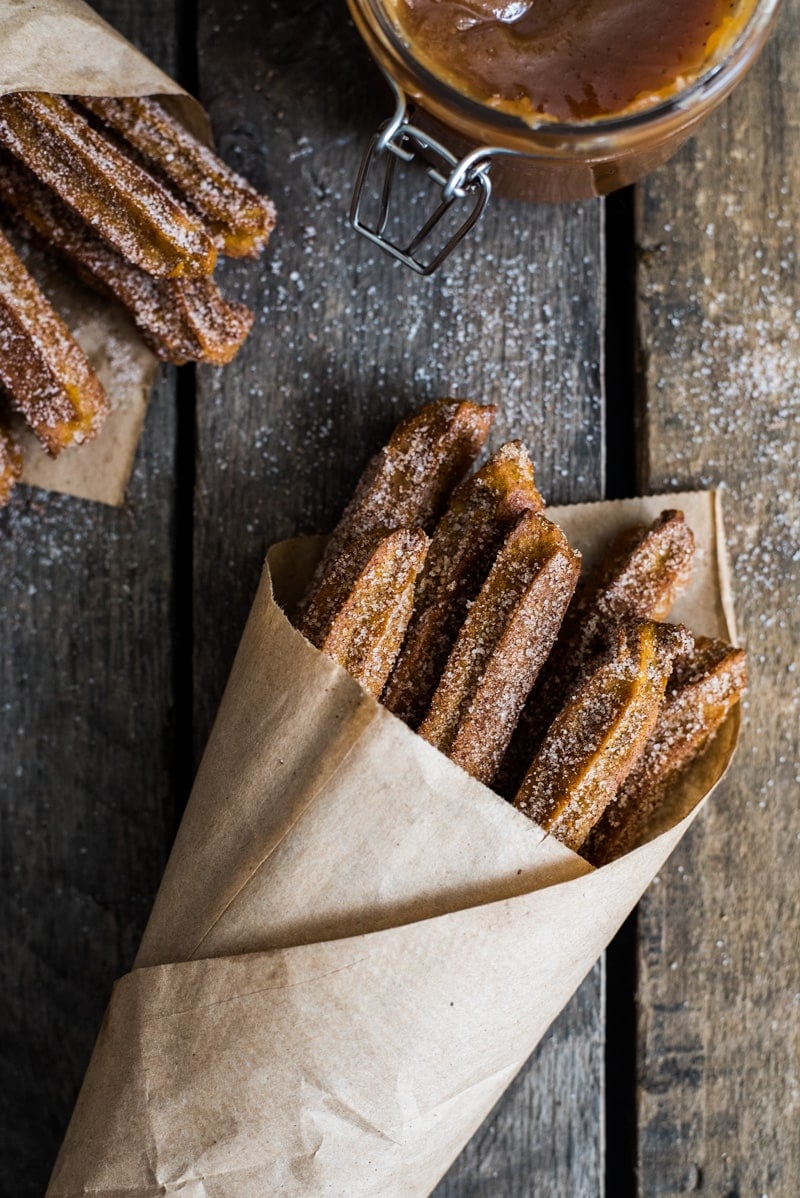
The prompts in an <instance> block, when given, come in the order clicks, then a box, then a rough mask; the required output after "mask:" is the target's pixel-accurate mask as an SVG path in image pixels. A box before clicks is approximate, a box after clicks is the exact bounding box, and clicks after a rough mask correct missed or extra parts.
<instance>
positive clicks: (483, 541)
mask: <svg viewBox="0 0 800 1198" xmlns="http://www.w3.org/2000/svg"><path fill="white" fill-rule="evenodd" d="M543 506H544V502H543V500H542V497H541V495H540V494H539V492H538V491H537V489H536V484H535V482H534V475H533V466H532V464H531V460H530V457H529V456H528V452H527V450H526V449H525V447H524V446H523V445H522V444H521V442H519V441H512V442H510V443H509V444H507V445H503V446H502V447H501V448H500V449H499V450H498V451H497V453H496V454H494V456H493V457H491V458H490V459H489V461H488V462H487V463H486V465H485V466H484V467H483V468H482V469H480V470H478V471H477V473H476V474H473V475H472V476H471V477H470V478H467V479H465V480H464V482H462V483H461V484H460V485H459V486H458V487H457V488H456V489H455V491H454V492H453V497H452V499H451V501H450V507H449V508H448V510H447V511H446V512H445V514H444V515H443V516H442V518H441V520H440V521H439V523H438V524H437V526H436V529H435V531H434V533H433V536H432V538H431V543H430V547H429V549H428V556H427V557H426V559H425V566H424V568H423V570H422V574H421V575H420V579H419V582H418V584H417V592H416V595H415V597H414V614H413V616H412V618H411V622H410V624H409V627H408V632H407V633H406V639H405V642H404V644H403V648H402V651H401V653H400V657H399V658H398V660H397V664H396V666H395V668H394V670H393V671H392V675H391V677H390V679H389V682H388V683H387V686H386V690H385V691H384V694H383V703H384V704H385V706H386V707H388V708H389V710H390V711H392V712H394V714H395V715H396V716H398V717H399V718H400V719H402V720H405V722H406V723H407V724H409V725H410V727H412V728H416V726H417V725H418V723H419V721H420V720H421V719H422V717H423V716H424V714H425V712H426V710H427V708H428V706H429V704H430V701H431V699H432V697H433V693H434V691H435V690H436V686H437V684H438V682H439V678H440V677H441V674H442V670H443V669H444V666H445V663H446V662H447V658H448V656H449V653H450V650H451V649H452V647H453V643H454V641H455V639H456V636H457V634H458V630H459V628H460V627H461V625H462V624H463V622H464V618H465V616H466V614H467V608H468V606H469V604H470V603H471V602H472V600H473V599H474V597H475V595H476V594H477V592H478V590H479V589H480V587H481V585H482V584H483V582H484V581H485V579H486V575H487V574H488V572H489V568H490V565H491V563H492V561H493V560H494V557H495V555H496V554H497V551H498V549H499V548H500V545H501V543H502V541H503V538H504V536H505V535H506V533H507V532H508V531H509V530H510V529H511V528H512V527H513V525H514V524H515V523H516V521H517V520H518V519H519V517H520V515H521V514H522V513H523V512H525V511H538V510H540V509H541V508H542V507H543Z"/></svg>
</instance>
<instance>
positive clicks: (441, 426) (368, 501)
mask: <svg viewBox="0 0 800 1198" xmlns="http://www.w3.org/2000/svg"><path fill="white" fill-rule="evenodd" d="M495 411H496V409H495V408H494V407H491V406H488V407H481V406H480V405H479V404H475V403H470V402H468V401H467V400H459V399H440V400H437V401H436V402H435V403H430V404H427V405H426V406H425V407H424V408H421V409H420V410H419V411H418V412H415V413H414V415H412V416H409V417H407V418H406V419H405V420H403V421H401V423H400V424H399V425H398V426H397V428H396V429H395V430H394V432H393V433H392V435H391V437H390V438H389V441H388V443H387V444H386V445H385V446H384V448H383V449H382V450H381V451H380V452H379V453H377V454H376V455H375V457H373V458H372V460H371V461H370V462H369V463H368V464H367V467H366V469H365V470H364V473H363V474H362V476H361V479H360V480H359V483H358V485H357V487H356V490H355V493H354V495H353V498H352V499H351V500H350V503H349V504H348V505H347V507H346V508H345V510H344V513H343V515H342V518H341V520H340V521H339V523H338V524H337V526H336V528H335V529H334V531H333V533H332V534H331V537H330V540H329V542H328V545H327V547H326V550H325V553H324V555H323V558H322V561H321V562H320V565H319V567H318V569H317V572H316V574H315V575H314V578H313V580H312V583H311V588H310V591H309V595H308V596H307V598H306V603H309V602H311V599H312V597H313V594H314V592H315V590H316V588H317V587H318V586H319V585H320V582H321V581H322V579H323V578H324V576H325V572H326V571H327V569H328V566H329V564H330V563H331V562H332V561H333V560H334V558H335V557H337V556H338V555H339V554H340V553H341V551H342V550H343V549H344V547H345V546H346V545H347V543H348V542H349V541H352V540H354V539H355V538H356V537H358V536H360V535H361V534H362V533H365V532H370V531H371V530H372V529H375V528H423V529H424V530H425V531H426V532H430V531H431V529H432V527H433V525H434V523H435V521H436V520H437V519H438V518H439V516H440V515H441V513H442V511H443V509H444V508H445V507H446V505H447V501H448V499H449V498H450V493H451V491H452V490H453V487H454V486H455V485H456V484H457V483H458V482H460V481H461V479H462V478H463V477H464V475H465V474H466V473H467V471H468V470H469V468H470V466H471V465H472V463H473V461H474V460H475V458H476V457H477V455H478V451H479V450H480V448H481V446H482V445H483V443H484V441H485V440H486V437H487V436H488V434H489V428H490V426H491V423H492V420H493V419H494V414H495Z"/></svg>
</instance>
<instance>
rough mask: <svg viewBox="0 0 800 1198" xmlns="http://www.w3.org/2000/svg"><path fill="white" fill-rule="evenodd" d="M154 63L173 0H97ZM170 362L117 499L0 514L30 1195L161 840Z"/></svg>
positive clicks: (8, 825)
mask: <svg viewBox="0 0 800 1198" xmlns="http://www.w3.org/2000/svg"><path fill="white" fill-rule="evenodd" d="M98 7H99V8H100V9H101V11H102V12H103V14H104V15H106V16H107V17H108V18H109V19H110V20H112V21H113V22H114V23H115V24H116V25H117V26H118V27H119V28H120V29H122V30H123V32H125V33H126V34H128V35H129V36H131V37H133V38H134V40H136V41H137V42H138V43H139V44H140V45H141V46H142V47H143V48H144V49H145V50H146V51H147V52H149V53H150V54H151V55H153V57H154V58H155V59H156V60H157V61H158V62H159V63H161V64H162V65H164V66H165V67H166V68H167V69H168V70H169V69H172V68H173V67H174V64H175V53H176V45H177V26H176V14H177V8H178V5H177V3H176V4H172V3H163V0H147V2H146V3H140V2H137V0H132V2H130V3H128V2H126V0H106V2H104V3H102V4H98ZM174 381H175V380H174V372H171V373H169V374H168V375H167V376H166V377H164V378H162V380H161V382H160V384H159V386H158V388H157V389H156V393H155V395H154V396H153V401H152V407H151V410H150V414H149V416H148V420H147V427H146V431H145V434H144V438H143V440H142V444H141V447H140V450H139V453H138V457H137V461H136V469H135V474H134V478H133V481H132V483H131V487H130V490H129V494H128V500H127V502H126V504H125V506H124V507H123V508H121V509H120V510H114V509H110V508H105V507H101V506H100V505H96V504H90V503H84V502H81V501H78V500H73V499H69V498H66V497H63V496H55V495H45V494H43V493H42V492H37V491H27V492H26V491H24V490H23V488H19V489H18V492H17V494H16V495H15V497H14V499H13V500H12V502H11V505H10V506H9V508H8V509H7V510H5V511H4V512H3V513H2V516H0V529H1V530H2V531H0V562H2V565H0V575H2V578H3V580H4V588H3V590H4V619H3V636H2V646H1V647H0V695H2V705H1V706H0V719H2V733H1V734H0V736H1V737H2V745H3V752H2V764H1V766H0V769H1V770H2V780H0V793H2V797H3V801H2V807H1V808H0V871H1V874H0V876H1V877H2V884H1V885H0V906H2V915H1V916H0V958H2V960H3V973H4V978H3V984H2V987H0V993H2V999H1V1000H0V1003H2V1014H1V1015H0V1026H1V1027H2V1037H3V1042H2V1046H1V1047H0V1104H2V1116H0V1124H2V1127H3V1150H2V1152H0V1193H3V1194H8V1195H11V1194H13V1195H15V1196H19V1198H24V1196H27V1195H31V1196H33V1195H36V1196H37V1198H38V1196H39V1195H41V1194H42V1193H43V1192H44V1188H45V1184H46V1181H47V1177H48V1175H49V1172H50V1167H51V1165H52V1162H53V1159H54V1157H55V1153H56V1150H57V1148H58V1144H59V1142H60V1139H61V1135H62V1133H63V1130H64V1127H65V1125H66V1121H67V1119H68V1117H69V1114H70V1111H71V1108H72V1104H73V1102H74V1099H75V1095H76V1093H77V1088H78V1086H79V1084H80V1081H81V1078H82V1076H83V1072H84V1070H85V1067H86V1063H87V1061H88V1057H89V1053H90V1051H91V1048H92V1044H93V1042H94V1038H95V1035H96V1033H97V1029H98V1026H99V1023H100V1019H101V1017H102V1013H103V1009H104V1007H105V1004H106V1001H107V999H108V995H109V992H110V989H111V983H112V981H113V980H114V978H115V977H116V976H117V975H119V974H121V973H123V972H124V971H125V970H126V969H127V968H128V967H129V965H130V962H131V959H132V956H133V954H134V952H135V950H136V947H137V944H138V940H139V937H140V935H141V931H142V927H143V925H144V922H145V919H146V917H147V914H148V910H149V907H150V904H151V902H152V899H153V895H154V893H155V889H156V886H157V884H158V880H159V875H160V873H161V870H162V869H163V864H164V859H165V851H166V848H167V843H166V842H167V833H166V828H167V826H170V825H171V823H172V819H171V815H170V813H169V804H170V802H171V799H170V775H171V754H170V744H169V729H170V720H171V704H172V695H173V678H172V673H173V658H172V649H171V644H170V639H171V628H172V624H173V619H174V612H173V611H172V606H171V605H172V556H173V544H172V534H173V530H172V526H171V521H172V513H173V495H174V478H173V455H174V450H175V406H174V391H175V388H174Z"/></svg>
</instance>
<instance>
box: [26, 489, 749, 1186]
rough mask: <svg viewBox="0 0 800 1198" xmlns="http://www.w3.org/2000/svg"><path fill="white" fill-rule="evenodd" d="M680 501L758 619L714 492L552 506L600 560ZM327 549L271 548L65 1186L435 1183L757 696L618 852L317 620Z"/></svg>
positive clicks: (689, 602) (709, 612)
mask: <svg viewBox="0 0 800 1198" xmlns="http://www.w3.org/2000/svg"><path fill="white" fill-rule="evenodd" d="M664 507H680V508H682V509H683V510H684V511H685V513H686V518H687V521H688V523H689V524H690V526H691V527H692V528H693V529H694V532H695V536H696V539H697V543H698V546H699V547H700V552H699V554H698V561H697V564H696V567H695V571H694V577H693V582H692V584H691V587H690V588H689V590H688V591H687V592H686V594H685V595H684V596H683V598H682V599H681V600H680V602H679V604H678V605H677V607H676V610H675V612H674V618H675V619H676V620H681V621H683V622H684V623H686V624H687V625H688V626H689V627H690V628H692V629H693V630H694V631H696V632H699V633H704V634H707V635H711V636H723V637H726V638H732V637H733V636H734V635H735V629H734V628H733V625H732V616H731V612H730V601H729V595H728V585H727V579H726V574H725V567H724V551H723V540H722V535H721V523H720V514H719V513H720V509H719V501H718V497H717V496H716V495H715V494H710V493H696V494H687V495H671V496H669V497H657V498H650V499H637V500H632V501H627V502H612V503H598V504H586V505H580V506H576V507H571V508H560V509H559V508H555V509H551V510H550V511H549V512H548V514H549V515H550V516H551V517H552V518H553V519H554V520H556V521H558V522H559V523H560V524H561V525H562V527H563V528H564V530H565V532H566V533H567V536H568V538H569V540H570V543H571V544H573V545H574V546H575V547H576V548H578V549H580V550H581V551H582V552H583V553H584V555H585V557H586V558H587V560H588V561H589V562H591V560H592V558H593V557H594V556H596V555H597V554H598V553H600V552H601V551H602V550H603V549H604V547H605V545H606V544H607V542H608V541H609V540H610V538H611V537H612V536H613V535H614V534H615V533H616V532H618V531H619V530H620V529H621V528H623V527H626V526H628V525H630V524H631V523H635V522H639V521H641V520H650V519H652V518H653V517H654V516H655V515H657V514H658V512H659V511H661V509H662V508H664ZM320 548H321V541H319V540H304V541H296V542H289V543H286V544H283V545H279V546H276V547H275V548H274V549H273V550H272V551H271V553H270V555H269V559H268V567H267V568H266V569H265V572H264V576H263V579H262V582H261V586H260V588H259V592H258V594H257V596H256V599H255V603H254V605H253V609H252V612H251V615H250V619H249V621H248V624H247V627H246V629H245V632H244V636H243V638H242V642H241V645H240V648H239V652H238V654H237V657H236V661H235V664H234V667H233V671H232V673H231V677H230V681H229V683H228V687H227V690H226V692H225V696H224V698H223V701H222V705H221V707H220V711H219V714H218V717H217V721H216V724H215V727H214V731H213V733H212V736H211V739H210V741H209V744H208V748H207V750H206V753H205V756H204V758H203V762H202V765H201V767H200V771H199V774H198V778H197V782H196V785H195V788H194V791H193V794H192V797H191V799H190V802H189V806H188V808H187V810H186V814H185V816H184V819H183V823H182V825H181V828H180V831H179V833H178V837H177V840H176V843H175V847H174V849H173V852H172V856H171V859H170V862H169V865H168V867H167V871H166V874H165V877H164V880H163V883H162V886H161V889H160V891H159V894H158V897H157V900H156V904H155V908H154V910H153V914H152V916H151V919H150V923H149V925H148V928H147V931H146V933H145V937H144V941H143V944H142V946H141V951H140V953H139V957H138V959H137V962H136V967H135V968H134V970H133V972H132V973H130V974H129V975H128V976H127V977H125V978H123V979H122V980H121V981H120V982H119V983H118V984H117V986H116V989H115V991H114V994H113V998H112V1001H111V1004H110V1007H109V1010H108V1013H107V1016H106V1019H105V1021H104V1024H103V1027H102V1029H101V1032H100V1036H99V1039H98V1042H97V1046H96V1049H95V1052H94V1055H93V1058H92V1061H91V1064H90V1067H89V1071H88V1073H87V1077H86V1080H85V1082H84V1086H83V1089H82V1091H81V1095H80V1097H79V1100H78V1104H77V1107H76V1110H75V1113H74V1116H73V1119H72V1122H71V1124H70V1127H69V1130H68V1133H67V1137H66V1140H65V1143H64V1145H63V1148H62V1151H61V1154H60V1156H59V1159H58V1162H57V1164H56V1167H55V1170H54V1173H53V1177H52V1180H51V1184H50V1188H49V1190H48V1194H49V1195H50V1198H73V1196H75V1195H85V1194H92V1195H103V1196H107V1198H112V1195H113V1196H114V1198H117V1196H119V1195H122V1194H125V1195H126V1196H132V1195H137V1196H141V1198H145V1196H150V1195H152V1196H155V1195H159V1194H164V1193H177V1192H178V1191H180V1193H181V1194H186V1195H196V1196H197V1198H200V1196H201V1195H202V1196H203V1198H206V1196H208V1198H211V1196H214V1198H217V1196H222V1195H224V1196H225V1198H234V1196H235V1198H250V1196H252V1198H256V1196H258V1198H262V1196H263V1195H265V1194H287V1195H303V1196H308V1195H317V1194H319V1195H322V1194H331V1195H345V1194H346V1195H348V1198H358V1196H362V1195H381V1196H382V1198H390V1196H396V1198H410V1196H413V1195H425V1194H427V1193H429V1192H430V1190H431V1189H432V1188H433V1187H434V1185H435V1184H436V1182H437V1181H438V1179H439V1178H440V1177H441V1176H442V1174H443V1173H444V1172H445V1170H446V1169H447V1168H448V1166H449V1165H450V1163H451V1161H452V1160H453V1158H454V1157H455V1156H456V1154H457V1153H458V1152H459V1150H460V1149H461V1148H462V1146H463V1145H464V1144H465V1143H466V1141H467V1140H468V1139H469V1137H470V1135H471V1134H472V1133H473V1132H474V1131H475V1129H476V1128H477V1127H478V1125H479V1124H480V1122H481V1121H482V1120H483V1118H484V1117H485V1116H486V1114H487V1113H488V1111H489V1110H490V1109H491V1107H492V1105H493V1104H494V1102H495V1101H496V1100H497V1098H498V1097H499V1095H500V1094H501V1092H502V1091H503V1089H504V1088H505V1087H506V1086H507V1085H508V1083H509V1082H510V1080H511V1079H512V1078H513V1077H514V1075H515V1073H516V1072H517V1071H518V1070H519V1069H520V1067H521V1066H522V1065H523V1063H524V1062H525V1060H526V1059H527V1057H528V1056H529V1054H530V1053H531V1051H532V1049H533V1048H534V1047H535V1045H536V1043H537V1042H538V1040H539V1039H540V1038H541V1036H542V1035H543V1034H544V1033H545V1031H546V1029H547V1027H548V1025H549V1024H550V1022H551V1021H552V1020H553V1019H554V1017H555V1016H556V1015H557V1014H558V1012H559V1011H560V1009H561V1008H562V1007H563V1006H564V1004H565V1003H566V1002H567V1000H568V999H569V998H570V996H571V995H572V993H573V992H574V990H575V989H576V987H577V986H578V985H579V983H580V981H581V979H582V978H583V977H584V975H585V974H586V973H587V972H588V970H589V969H590V968H591V967H592V965H593V963H594V962H595V960H596V959H597V956H598V955H599V953H600V952H601V951H602V950H603V948H604V947H605V945H606V944H607V943H608V941H609V940H610V938H611V937H612V936H613V935H614V933H615V931H616V930H617V929H618V928H619V926H620V924H621V923H622V922H623V920H624V919H625V917H626V915H627V914H628V912H629V911H630V910H631V909H632V907H633V906H634V905H635V903H636V902H637V900H638V899H639V897H640V895H641V894H642V892H643V891H644V889H645V888H646V886H647V885H648V884H649V882H650V881H651V880H652V878H653V876H654V875H655V874H656V873H657V871H658V870H659V868H660V867H661V865H662V864H663V862H664V861H665V859H666V858H667V857H668V855H669V854H670V852H671V851H672V849H673V848H674V846H675V845H676V844H677V842H678V841H679V840H680V838H681V836H682V835H683V834H684V832H685V831H686V829H687V827H688V825H689V823H690V822H691V820H692V819H693V818H694V817H695V816H696V814H697V812H698V810H699V808H700V805H701V801H702V799H703V798H704V796H706V795H707V794H708V793H709V792H710V790H711V789H712V787H713V786H714V784H715V783H716V782H717V781H718V780H719V778H720V777H721V776H722V774H723V773H724V771H725V768H726V766H727V764H728V762H729V760H730V757H731V754H732V751H733V747H734V743H735V740H736V733H737V724H738V713H737V711H734V712H733V713H732V715H731V717H729V719H728V721H727V723H726V724H725V725H724V726H723V728H722V730H721V732H720V733H719V735H718V736H717V737H716V739H715V740H714V741H713V742H712V743H711V745H710V747H709V748H708V749H707V750H706V752H705V755H704V756H703V757H702V759H700V760H699V761H698V762H696V763H695V765H694V766H693V767H692V768H691V770H690V771H688V772H687V773H686V774H685V775H684V776H683V778H682V780H681V784H680V785H679V786H676V788H675V791H674V793H673V795H672V796H671V802H670V805H669V810H662V811H661V812H660V813H659V819H660V823H659V825H658V826H657V827H652V828H651V829H649V830H648V837H649V839H648V840H647V842H646V843H644V844H643V845H642V846H641V847H639V848H638V849H636V850H634V851H633V852H631V853H629V854H627V855H626V856H624V857H622V858H620V859H619V860H617V861H615V862H614V863H613V864H611V865H608V866H604V867H603V868H602V869H598V870H593V869H592V868H591V867H590V866H589V865H587V864H586V862H584V861H583V860H582V859H581V858H580V857H578V856H576V855H575V854H574V853H572V852H570V851H569V850H568V849H567V848H565V847H564V846H563V845H561V844H560V843H559V842H557V841H556V840H554V839H552V838H549V837H546V836H545V835H544V834H543V833H542V831H541V830H540V829H539V828H537V826H536V825H535V824H533V823H531V822H530V821H529V820H528V819H526V818H525V817H524V816H522V815H520V814H519V813H518V812H517V811H515V810H514V809H513V808H512V807H511V806H510V805H509V804H507V803H505V802H504V801H503V800H502V799H500V798H498V797H497V796H496V795H495V794H493V793H492V792H491V791H490V790H488V789H486V788H485V787H483V786H481V785H480V784H479V783H477V782H475V781H474V780H473V779H472V778H470V777H468V776H467V775H466V774H465V773H463V772H462V771H461V770H460V769H459V768H457V767H456V766H454V765H453V764H452V763H451V762H450V761H448V760H447V759H446V758H444V757H443V756H441V755H440V754H439V753H438V752H437V751H436V750H435V749H433V748H432V747H431V746H430V745H428V744H427V743H426V742H425V741H423V740H422V739H421V738H419V737H417V736H416V735H415V734H414V733H412V732H411V731H409V729H408V728H407V727H406V726H405V725H404V724H402V723H400V722H399V721H398V720H396V719H395V718H394V717H393V716H392V715H390V714H389V713H388V712H387V711H386V710H384V709H383V708H381V707H380V706H379V705H378V704H377V703H375V702H374V701H373V700H372V699H370V698H369V697H368V696H367V695H366V693H365V692H363V691H362V690H361V689H360V688H359V687H358V686H357V685H356V684H355V683H354V682H353V681H352V679H350V678H349V677H348V676H347V675H346V674H344V673H343V672H342V671H341V670H340V669H339V668H338V667H337V666H335V665H334V664H333V663H332V662H331V661H329V660H328V659H327V658H325V657H324V656H322V655H321V654H320V653H318V652H317V651H316V650H315V649H314V648H312V647H311V646H310V645H309V644H308V643H307V642H306V641H305V640H304V639H303V637H302V636H301V635H300V634H299V633H298V632H296V631H295V630H294V629H293V628H292V626H291V625H290V624H289V622H288V620H287V619H286V617H285V615H284V614H283V611H282V609H281V606H279V604H281V605H283V606H285V607H286V608H287V609H288V610H291V607H292V605H293V603H294V602H295V601H296V599H297V598H298V596H299V594H300V593H301V592H302V589H303V586H304V583H305V582H306V580H307V579H308V578H309V577H310V574H311V571H312V570H313V566H314V563H315V561H316V560H317V557H318V554H319V551H320Z"/></svg>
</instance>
